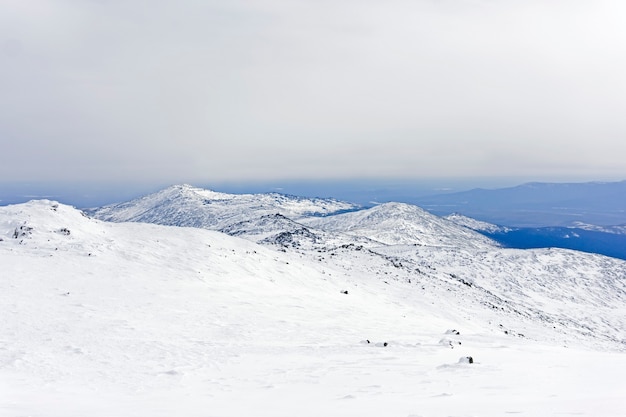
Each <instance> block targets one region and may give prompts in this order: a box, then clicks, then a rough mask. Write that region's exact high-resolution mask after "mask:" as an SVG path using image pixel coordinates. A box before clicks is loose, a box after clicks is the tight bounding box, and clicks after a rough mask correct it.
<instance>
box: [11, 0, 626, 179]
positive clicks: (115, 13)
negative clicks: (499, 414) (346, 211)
mask: <svg viewBox="0 0 626 417" xmlns="http://www.w3.org/2000/svg"><path fill="white" fill-rule="evenodd" d="M21 3H23V2H13V3H10V4H8V5H7V4H5V5H3V6H0V8H1V9H2V10H1V12H2V13H0V16H2V17H0V60H1V62H0V64H1V65H0V88H1V89H2V98H1V99H0V140H2V141H3V147H4V148H7V149H10V151H11V153H12V154H13V155H25V154H27V155H29V158H30V160H32V161H36V163H35V162H33V164H32V166H30V167H29V168H28V169H27V170H24V169H23V168H20V167H17V166H16V165H15V164H16V162H14V161H16V160H18V159H19V158H12V157H7V156H5V157H4V158H3V163H2V165H1V166H0V175H2V177H3V178H7V179H11V178H14V179H16V180H24V179H29V180H32V179H37V178H40V177H42V176H46V177H49V176H50V175H57V176H58V177H59V179H71V178H73V177H75V176H77V175H81V176H83V177H85V176H87V177H88V176H93V177H94V178H97V179H105V178H113V179H123V178H125V177H141V178H144V179H149V178H154V179H156V180H160V181H161V180H167V179H172V181H177V180H179V179H180V180H189V181H192V180H207V179H211V180H213V179H220V180H225V179H237V180H241V179H246V178H254V179H259V178H280V177H284V178H292V177H298V178H305V177H308V178H319V177H324V178H331V177H333V176H337V177H347V176H349V177H355V176H359V175H377V176H382V177H384V176H396V177H407V176H408V177H410V176H417V177H419V176H425V175H428V176H450V175H458V176H466V175H486V176H489V175H491V176H502V175H521V176H523V175H525V174H528V175H533V176H537V175H541V174H545V175H560V176H567V175H573V174H576V173H579V172H587V173H589V175H590V176H593V175H596V176H599V177H603V178H605V177H612V178H615V179H618V178H619V177H620V176H621V177H623V176H624V175H625V174H626V171H625V169H626V168H625V167H624V164H623V162H622V158H621V157H620V155H623V154H625V153H626V148H625V146H626V145H624V144H623V143H624V141H623V137H624V136H625V135H624V134H625V133H626V126H624V122H623V114H624V112H625V110H626V81H625V79H624V77H623V74H624V73H626V54H625V53H624V52H625V51H624V49H625V47H624V45H626V31H624V30H623V24H622V23H623V21H624V17H625V14H626V6H624V5H623V4H622V3H619V2H611V1H598V2H593V3H592V2H582V1H568V2H565V1H555V2H540V1H528V2H513V1H501V2H492V1H479V0H476V1H470V0H459V1H443V2H434V1H417V2H408V1H400V0H393V1H389V2H374V1H365V2H356V1H344V2H330V1H321V2H320V1H293V2H284V1H266V0H264V1H254V2H252V1H207V2H197V1H191V0H185V1H180V2H142V1H132V2H126V1H112V2H105V1H101V2H96V1H93V2H87V1H84V2H74V1H51V2H44V1H40V2H27V3H25V4H21ZM51 173H54V174H51Z"/></svg>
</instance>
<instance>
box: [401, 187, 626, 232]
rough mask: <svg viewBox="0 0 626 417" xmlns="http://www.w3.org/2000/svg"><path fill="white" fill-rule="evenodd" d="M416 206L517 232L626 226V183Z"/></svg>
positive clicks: (483, 193) (437, 199)
mask: <svg viewBox="0 0 626 417" xmlns="http://www.w3.org/2000/svg"><path fill="white" fill-rule="evenodd" d="M411 202H412V203H414V204H418V205H419V206H421V207H423V208H425V209H427V210H428V211H430V212H432V213H435V214H438V215H447V214H451V213H461V214H463V215H465V216H468V217H472V218H475V219H478V220H482V221H485V222H489V223H493V224H498V225H506V226H512V227H554V226H566V227H567V226H576V225H577V224H580V223H588V224H592V225H598V226H615V225H622V226H623V225H625V224H626V181H620V182H588V183H528V184H522V185H519V186H516V187H510V188H499V189H481V188H477V189H473V190H469V191H463V192H458V193H449V194H437V195H432V196H424V197H415V198H413V199H412V200H411Z"/></svg>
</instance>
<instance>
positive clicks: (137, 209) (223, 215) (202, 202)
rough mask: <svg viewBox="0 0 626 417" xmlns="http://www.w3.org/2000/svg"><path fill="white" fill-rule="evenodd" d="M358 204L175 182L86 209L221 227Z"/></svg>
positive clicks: (123, 218)
mask: <svg viewBox="0 0 626 417" xmlns="http://www.w3.org/2000/svg"><path fill="white" fill-rule="evenodd" d="M357 207H358V206H356V205H354V204H350V203H345V202H341V201H337V200H332V199H321V198H302V197H295V196H287V195H283V194H275V193H270V194H225V193H217V192H214V191H210V190H204V189H201V188H196V187H192V186H190V185H175V186H172V187H169V188H166V189H165V190H162V191H159V192H157V193H154V194H150V195H148V196H145V197H142V198H139V199H136V200H132V201H129V202H127V203H120V204H113V205H109V206H105V207H102V208H98V209H92V210H88V211H87V212H88V213H89V214H90V215H91V216H93V217H95V218H98V219H101V220H107V221H115V222H129V221H132V222H144V223H154V224H163V225H169V226H188V227H202V228H207V229H213V230H218V229H223V228H225V227H228V226H230V225H232V224H234V223H238V222H245V221H248V220H251V219H255V218H257V217H260V216H264V215H270V214H277V213H278V214H281V215H284V216H287V217H289V218H291V219H298V218H301V217H303V216H316V215H317V216H319V215H328V214H332V213H335V212H341V211H346V210H353V209H356V208H357Z"/></svg>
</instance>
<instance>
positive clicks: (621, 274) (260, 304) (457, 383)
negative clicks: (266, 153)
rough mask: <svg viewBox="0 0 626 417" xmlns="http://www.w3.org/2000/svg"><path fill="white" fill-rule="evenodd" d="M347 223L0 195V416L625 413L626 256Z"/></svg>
mask: <svg viewBox="0 0 626 417" xmlns="http://www.w3.org/2000/svg"><path fill="white" fill-rule="evenodd" d="M307 204H308V203H307ZM401 208H402V209H404V208H403V207H401ZM129 209H130V207H129ZM172 210H174V211H171V213H172V214H173V215H175V216H180V217H179V218H181V219H182V218H184V217H185V216H187V215H188V213H186V212H185V211H184V210H181V211H175V209H174V206H172ZM306 210H307V211H309V210H311V208H310V207H309V208H307V209H306ZM339 210H341V209H339ZM177 213H178V214H177ZM257 214H259V216H258V217H259V218H260V216H261V215H267V214H268V213H264V214H261V213H257ZM147 215H149V214H147ZM338 216H340V215H337V216H333V217H338ZM341 216H344V215H341ZM244 217H245V216H244ZM244 217H240V219H239V220H238V221H252V218H251V217H250V216H248V218H244ZM325 219H326V218H325ZM327 219H330V217H329V218H327ZM292 220H296V219H292ZM311 222H313V221H311ZM412 222H413V220H411V221H410V222H409V223H411V224H412ZM268 223H271V224H272V226H271V227H272V228H274V229H272V230H274V231H276V230H278V229H280V227H277V226H276V222H268ZM280 223H281V224H282V223H285V224H291V223H289V222H288V221H286V220H283V219H280ZM357 223H358V222H352V223H349V225H350V227H349V228H348V229H350V230H348V234H347V235H345V234H344V230H343V229H342V228H341V227H339V225H338V224H335V225H334V226H332V227H331V226H330V225H327V226H328V227H327V228H326V229H327V230H326V231H323V232H322V231H319V230H316V229H311V230H310V232H311V233H312V234H313V235H314V236H315V237H316V238H315V239H319V240H318V241H315V242H316V243H315V244H311V245H309V246H307V244H305V242H310V241H314V240H315V239H313V238H311V236H309V235H307V234H306V233H304V232H299V233H295V234H293V235H290V236H291V237H292V238H293V240H290V241H288V242H287V243H288V244H282V243H280V242H282V241H274V243H272V242H270V241H267V244H265V245H261V244H258V243H256V238H258V237H259V236H264V238H266V237H267V236H269V235H271V233H270V234H269V235H268V234H267V233H264V232H263V230H262V227H261V226H262V225H263V224H265V223H264V222H263V221H259V222H255V223H254V224H255V225H256V226H259V227H261V229H255V231H254V232H253V233H251V236H255V238H254V239H253V240H254V241H251V240H246V239H242V238H239V237H233V236H229V235H227V234H225V233H220V232H216V231H212V230H205V229H200V228H188V227H174V226H163V225H153V224H143V223H109V222H103V221H100V220H96V219H92V218H88V217H86V216H85V215H83V214H82V213H81V212H80V211H78V210H76V209H74V208H72V207H69V206H65V205H63V204H59V203H56V202H52V201H47V200H40V201H32V202H29V203H26V204H20V205H13V206H6V207H0V239H1V241H0V416H2V417H5V416H7V417H26V416H32V417H35V416H51V417H60V416H63V417H73V416H76V417H78V416H81V417H100V416H101V417H111V416H168V417H169V416H290V417H291V416H381V415H383V416H405V417H408V416H413V417H416V416H505V415H520V416H562V415H579V416H626V400H625V398H626V397H625V395H624V393H626V379H625V378H624V375H625V374H626V321H625V317H626V287H625V286H626V262H624V261H620V260H617V259H612V258H606V257H603V256H597V255H590V254H583V253H579V252H574V251H567V250H533V251H522V250H504V249H501V248H498V247H496V246H492V245H490V244H489V242H482V241H477V242H466V244H464V245H461V246H459V247H454V246H451V245H450V244H451V241H450V237H449V236H442V237H441V239H442V242H443V244H438V242H434V243H433V244H432V245H430V244H427V243H425V242H413V241H409V242H407V241H404V240H400V241H398V242H393V241H391V242H390V241H389V240H388V239H390V238H388V237H385V236H382V235H381V234H380V233H381V231H380V230H375V227H374V226H372V224H370V223H361V224H362V225H367V227H365V226H362V227H360V226H358V224H357ZM396 223H397V224H401V222H400V220H398V219H396ZM230 224H233V223H230ZM346 224H348V223H346ZM407 224H408V223H407ZM290 227H291V226H290ZM359 227H360V230H364V231H365V232H364V233H365V235H359V236H356V235H355V233H356V232H355V231H356V230H357V229H359ZM442 227H443V226H442ZM331 229H332V230H331ZM237 230H238V231H239V232H242V235H244V236H245V233H244V231H243V229H242V228H241V227H240V228H238V229H237ZM298 230H300V229H298V227H295V228H294V229H293V230H292V232H296V231H298ZM307 230H308V229H307ZM398 230H405V231H406V230H410V231H414V230H415V229H414V227H413V226H407V227H406V228H400V229H398ZM333 233H334V234H333ZM422 233H423V234H426V235H428V234H429V233H434V232H433V231H432V230H431V229H429V230H424V231H423V232H422ZM444 233H446V232H444ZM342 236H343V237H342ZM381 236H382V237H381ZM455 236H456V237H455V238H454V239H456V241H458V242H460V241H461V237H460V236H461V235H455ZM467 236H468V239H471V237H472V236H473V235H467ZM418 237H419V236H418ZM326 238H328V240H324V239H326ZM429 239H430V237H429ZM383 241H386V242H387V244H383V243H384V242H383ZM277 242H278V243H277ZM359 242H362V243H359ZM300 243H301V244H300ZM392 243H393V244H392ZM399 243H402V244H399ZM469 358H471V360H470V359H469Z"/></svg>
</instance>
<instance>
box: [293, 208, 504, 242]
mask: <svg viewBox="0 0 626 417" xmlns="http://www.w3.org/2000/svg"><path fill="white" fill-rule="evenodd" d="M305 222H306V223H305V224H307V225H309V226H311V227H316V228H320V229H322V230H327V231H334V232H343V233H348V234H351V235H355V236H363V237H367V238H369V239H373V240H376V241H378V242H381V243H383V244H386V245H399V244H419V245H426V246H438V247H446V246H447V247H474V248H485V247H492V246H497V244H496V243H495V242H494V241H492V240H490V239H488V238H486V237H485V236H483V235H481V234H480V233H477V232H475V231H473V230H470V229H468V228H466V227H462V226H458V225H456V224H454V223H453V222H450V221H447V220H445V219H443V218H441V217H438V216H435V215H433V214H430V213H428V212H427V211H425V210H423V209H421V208H419V207H417V206H413V205H410V204H402V203H386V204H381V205H378V206H375V207H373V208H370V209H367V210H361V211H355V212H351V213H344V214H338V215H335V216H329V217H324V218H319V219H307V220H306V221H305Z"/></svg>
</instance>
